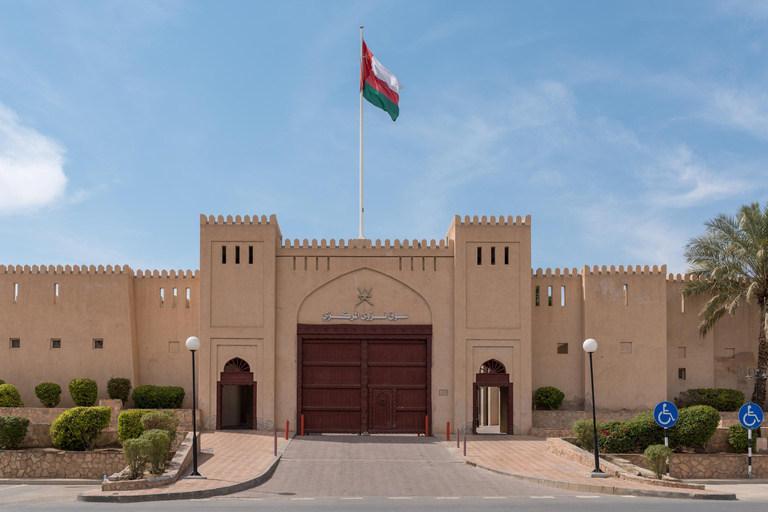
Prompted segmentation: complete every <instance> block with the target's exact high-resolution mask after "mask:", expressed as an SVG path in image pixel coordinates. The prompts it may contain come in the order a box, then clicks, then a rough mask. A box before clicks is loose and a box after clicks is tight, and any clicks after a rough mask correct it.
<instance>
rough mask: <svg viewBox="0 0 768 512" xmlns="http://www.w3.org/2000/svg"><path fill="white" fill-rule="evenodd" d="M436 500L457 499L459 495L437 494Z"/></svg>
mask: <svg viewBox="0 0 768 512" xmlns="http://www.w3.org/2000/svg"><path fill="white" fill-rule="evenodd" d="M435 499H436V500H457V499H459V497H458V496H435Z"/></svg>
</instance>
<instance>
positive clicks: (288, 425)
mask: <svg viewBox="0 0 768 512" xmlns="http://www.w3.org/2000/svg"><path fill="white" fill-rule="evenodd" d="M290 425H291V422H290V421H289V420H285V440H286V441H287V440H288V428H289V427H290Z"/></svg>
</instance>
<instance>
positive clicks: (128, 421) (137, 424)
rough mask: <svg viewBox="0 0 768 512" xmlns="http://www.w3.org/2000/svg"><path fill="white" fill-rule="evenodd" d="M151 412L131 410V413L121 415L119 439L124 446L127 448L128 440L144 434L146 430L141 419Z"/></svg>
mask: <svg viewBox="0 0 768 512" xmlns="http://www.w3.org/2000/svg"><path fill="white" fill-rule="evenodd" d="M151 412H153V411H148V410H146V409H131V410H130V411H123V412H121V413H120V416H118V417H117V437H118V438H119V439H120V442H121V443H122V444H123V446H125V441H127V440H128V439H136V438H138V437H140V436H141V434H142V433H143V432H144V428H143V427H142V426H141V418H142V416H144V415H145V414H149V413H151ZM126 456H127V455H126Z"/></svg>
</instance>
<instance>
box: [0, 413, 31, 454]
mask: <svg viewBox="0 0 768 512" xmlns="http://www.w3.org/2000/svg"><path fill="white" fill-rule="evenodd" d="M27 427H29V418H25V417H23V416H0V450H15V449H16V448H18V447H19V446H20V445H21V443H23V442H24V438H25V437H27Z"/></svg>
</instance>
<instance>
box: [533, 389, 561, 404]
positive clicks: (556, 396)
mask: <svg viewBox="0 0 768 512" xmlns="http://www.w3.org/2000/svg"><path fill="white" fill-rule="evenodd" d="M563 398H565V393H563V392H562V391H560V390H559V389H557V388H556V387H554V386H545V387H543V388H539V389H537V390H536V393H534V395H533V401H534V403H535V404H536V405H537V406H538V405H540V406H542V407H549V408H550V409H551V410H555V409H558V408H559V407H560V405H561V404H562V403H563Z"/></svg>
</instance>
